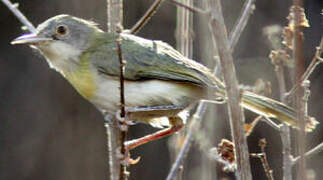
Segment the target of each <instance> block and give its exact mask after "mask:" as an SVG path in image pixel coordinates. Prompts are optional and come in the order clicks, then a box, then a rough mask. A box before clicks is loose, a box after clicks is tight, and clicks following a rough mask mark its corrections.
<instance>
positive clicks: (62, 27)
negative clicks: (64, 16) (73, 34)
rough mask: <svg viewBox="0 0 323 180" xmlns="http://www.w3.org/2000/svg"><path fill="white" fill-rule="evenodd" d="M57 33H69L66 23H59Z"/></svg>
mask: <svg viewBox="0 0 323 180" xmlns="http://www.w3.org/2000/svg"><path fill="white" fill-rule="evenodd" d="M56 33H57V34H58V35H65V34H67V27H66V26H64V25H59V26H57V28H56Z"/></svg>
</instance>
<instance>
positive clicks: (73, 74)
mask: <svg viewBox="0 0 323 180" xmlns="http://www.w3.org/2000/svg"><path fill="white" fill-rule="evenodd" d="M64 74H65V78H66V79H67V80H68V81H69V82H70V83H71V84H72V85H73V87H74V88H75V89H76V90H77V91H78V92H79V93H80V94H81V95H82V96H83V97H84V98H86V99H91V98H93V97H94V96H95V93H96V90H97V88H98V85H97V83H96V76H97V74H96V72H95V70H94V69H93V68H92V67H91V64H90V62H89V61H86V60H85V58H82V59H80V62H79V64H78V65H77V66H76V68H74V69H73V70H72V71H69V72H66V73H64Z"/></svg>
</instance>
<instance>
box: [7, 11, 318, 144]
mask: <svg viewBox="0 0 323 180" xmlns="http://www.w3.org/2000/svg"><path fill="white" fill-rule="evenodd" d="M118 37H119V34H118V33H108V32H104V31H102V30H101V29H99V28H98V26H97V24H95V23H94V22H91V21H87V20H84V19H80V18H77V17H73V16H70V15H58V16H55V17H52V18H50V19H48V20H46V21H45V22H43V23H42V24H40V25H39V26H38V27H37V32H36V33H31V34H25V35H22V36H20V37H18V38H16V39H15V40H13V41H12V42H11V43H12V44H27V45H32V46H33V47H35V48H37V49H38V50H39V51H40V52H41V53H42V54H43V55H44V56H45V58H46V60H47V62H48V64H49V66H50V67H51V68H53V69H55V70H56V71H58V72H59V73H60V74H61V75H63V77H64V78H65V79H66V80H67V81H69V82H70V83H71V85H72V86H73V87H74V88H75V89H76V90H77V91H78V92H79V94H80V95H82V96H83V97H84V98H85V99H87V100H88V101H90V102H91V103H93V104H94V105H95V106H96V107H97V108H98V109H102V110H105V111H106V112H108V113H110V114H115V113H116V112H117V111H118V110H119V108H120V93H119V91H120V90H119V86H120V82H119V73H120V71H119V66H120V64H119V60H118V58H119V57H118V48H117V43H116V40H117V38H118ZM120 37H121V40H122V41H121V49H122V56H123V58H124V59H125V60H126V62H127V63H126V66H125V71H124V78H125V82H124V83H125V88H124V91H125V106H126V108H127V112H128V117H129V118H130V119H131V120H133V121H137V122H143V123H150V124H151V125H153V126H156V127H162V126H169V128H166V129H164V130H161V131H159V132H157V133H155V134H153V135H151V136H145V137H143V138H139V139H137V140H134V141H129V142H127V146H128V148H129V149H132V148H135V147H136V146H139V145H141V144H144V143H146V142H148V141H151V140H154V139H158V138H160V137H162V136H165V135H169V134H171V133H174V132H177V131H179V130H180V129H181V128H182V127H183V125H184V123H185V122H184V121H183V117H181V116H180V115H179V114H181V112H185V110H188V109H189V108H191V107H192V106H193V105H194V104H195V103H196V102H198V101H199V100H202V99H205V98H207V96H206V94H207V93H206V90H207V89H211V90H214V98H221V99H223V100H225V98H226V91H225V84H224V83H223V82H221V81H220V80H219V79H218V78H217V77H215V76H214V75H213V74H212V73H211V71H210V70H209V69H208V68H206V67H205V66H203V65H202V64H200V63H198V62H196V61H194V60H191V59H188V58H186V57H184V56H183V55H182V54H180V53H179V52H178V51H176V50H175V49H174V48H172V47H171V46H170V45H168V44H166V43H164V42H161V41H153V40H148V39H144V38H141V37H138V36H135V35H131V34H127V33H121V34H120ZM241 106H242V107H244V108H246V109H248V110H251V111H253V112H255V113H257V114H260V115H262V116H265V117H267V118H275V119H278V120H280V121H281V122H283V123H286V124H288V125H291V126H294V127H296V126H297V119H296V112H295V110H294V109H292V108H290V107H288V106H286V105H284V104H282V103H280V102H278V101H275V100H272V99H270V98H267V97H264V96H260V95H256V94H254V93H252V92H249V91H243V92H242V96H241ZM314 124H316V123H314ZM314 127H315V125H314V126H311V127H309V128H308V129H307V130H308V131H310V130H312V129H313V128H314Z"/></svg>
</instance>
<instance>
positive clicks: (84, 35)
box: [11, 15, 102, 65]
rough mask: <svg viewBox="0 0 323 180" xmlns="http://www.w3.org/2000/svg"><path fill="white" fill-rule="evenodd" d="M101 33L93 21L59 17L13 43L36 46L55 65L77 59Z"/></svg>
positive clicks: (66, 16) (65, 16)
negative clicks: (55, 62)
mask: <svg viewBox="0 0 323 180" xmlns="http://www.w3.org/2000/svg"><path fill="white" fill-rule="evenodd" d="M101 32H102V31H101V30H100V29H99V28H97V26H96V24H95V23H93V22H91V21H86V20H83V19H80V18H77V17H73V16H70V15H57V16H54V17H52V18H50V19H48V20H46V21H45V22H43V23H41V24H40V25H38V27H37V31H36V32H35V33H31V34H24V35H22V36H20V37H18V38H16V39H15V40H13V41H12V42H11V43H12V44H28V45H32V46H35V47H36V48H37V49H39V50H40V51H41V52H42V53H43V54H44V55H45V56H46V57H47V59H48V60H49V61H50V63H54V61H66V60H73V59H74V60H75V59H77V57H78V56H79V55H80V54H81V53H82V52H83V51H84V50H86V49H87V48H88V47H89V46H90V45H91V43H93V40H94V37H95V36H96V34H97V33H101ZM51 65H53V64H51Z"/></svg>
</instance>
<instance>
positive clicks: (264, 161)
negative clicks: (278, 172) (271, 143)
mask: <svg viewBox="0 0 323 180" xmlns="http://www.w3.org/2000/svg"><path fill="white" fill-rule="evenodd" d="M258 145H259V147H260V149H261V153H251V154H250V156H251V157H256V158H259V159H260V160H261V163H262V166H263V168H264V170H265V173H266V176H267V178H268V179H269V180H274V175H273V170H272V169H271V168H270V166H269V163H268V160H267V154H266V151H265V148H266V145H267V141H266V139H260V140H259V143H258Z"/></svg>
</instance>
